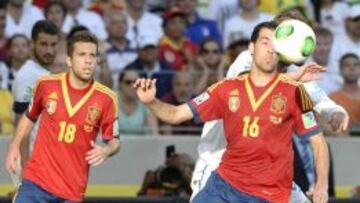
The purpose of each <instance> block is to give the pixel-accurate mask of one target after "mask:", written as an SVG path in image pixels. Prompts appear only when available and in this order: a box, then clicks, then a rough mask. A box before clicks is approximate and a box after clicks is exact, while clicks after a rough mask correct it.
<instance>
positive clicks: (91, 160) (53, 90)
mask: <svg viewBox="0 0 360 203" xmlns="http://www.w3.org/2000/svg"><path fill="white" fill-rule="evenodd" d="M67 49H68V57H67V63H68V66H69V67H70V70H69V72H67V73H62V74H58V75H51V76H44V77H41V78H40V79H39V80H38V81H37V83H36V86H35V88H34V96H33V99H32V102H31V104H30V106H29V108H28V111H27V112H26V114H25V115H24V116H23V117H22V118H21V120H20V123H19V125H18V127H17V131H16V135H15V138H14V140H13V141H12V142H11V144H10V147H9V151H8V155H7V160H6V168H7V170H8V171H9V172H10V173H15V172H17V171H19V170H20V168H19V166H20V165H19V163H20V161H21V156H20V151H19V145H20V143H21V141H22V140H24V139H25V138H26V136H28V134H29V132H30V131H31V129H32V127H33V126H34V122H35V121H36V120H38V121H37V122H39V130H38V134H37V138H36V141H35V144H34V150H33V154H32V156H31V158H30V160H29V161H28V162H27V165H26V166H25V169H24V171H23V180H22V183H21V185H20V187H19V189H18V191H17V194H16V195H15V199H14V200H15V201H14V202H21V203H22V202H26V203H35V202H80V201H82V199H83V196H84V193H85V190H86V185H87V181H88V174H89V165H94V166H96V165H99V164H101V163H102V162H104V161H105V159H106V158H107V157H109V156H110V155H113V154H115V153H116V152H117V151H118V150H119V140H118V136H119V133H118V121H117V119H118V109H117V98H116V94H115V93H114V92H112V91H111V90H110V89H109V88H107V87H105V86H104V85H102V84H100V83H98V82H96V81H94V79H93V75H94V71H95V67H96V56H97V51H98V42H97V39H96V37H94V36H93V35H92V34H90V33H89V32H80V33H78V34H76V35H75V36H73V37H72V38H71V39H70V40H69V41H68V44H67ZM100 129H101V133H102V138H103V140H104V141H105V142H106V145H98V144H95V139H96V137H97V134H98V132H100Z"/></svg>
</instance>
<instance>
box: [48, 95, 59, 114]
mask: <svg viewBox="0 0 360 203" xmlns="http://www.w3.org/2000/svg"><path fill="white" fill-rule="evenodd" d="M56 106H57V101H56V100H52V99H49V100H48V101H47V102H46V112H47V113H48V114H49V115H52V114H53V113H55V111H56Z"/></svg>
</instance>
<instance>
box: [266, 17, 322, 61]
mask: <svg viewBox="0 0 360 203" xmlns="http://www.w3.org/2000/svg"><path fill="white" fill-rule="evenodd" d="M273 45H274V49H275V51H276V52H277V53H278V54H279V57H280V61H282V62H284V63H287V64H292V63H295V64H298V63H301V62H303V61H304V60H305V59H306V58H308V57H309V56H310V55H311V54H312V53H313V52H314V50H315V47H316V38H315V33H314V31H313V29H312V28H311V27H310V26H309V25H307V24H306V23H304V22H302V21H299V20H293V19H292V20H285V21H284V22H282V23H280V25H278V26H277V27H276V29H275V32H274V38H273Z"/></svg>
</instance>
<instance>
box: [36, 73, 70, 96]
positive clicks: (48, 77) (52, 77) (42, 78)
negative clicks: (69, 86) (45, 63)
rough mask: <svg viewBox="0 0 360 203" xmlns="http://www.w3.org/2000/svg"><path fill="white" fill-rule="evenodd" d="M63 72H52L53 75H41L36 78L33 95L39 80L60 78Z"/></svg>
mask: <svg viewBox="0 0 360 203" xmlns="http://www.w3.org/2000/svg"><path fill="white" fill-rule="evenodd" d="M62 75H63V74H53V75H43V76H40V77H39V79H37V80H36V82H35V84H34V87H33V90H32V91H33V95H35V92H36V89H37V87H38V86H39V84H40V82H42V81H47V80H61V77H62Z"/></svg>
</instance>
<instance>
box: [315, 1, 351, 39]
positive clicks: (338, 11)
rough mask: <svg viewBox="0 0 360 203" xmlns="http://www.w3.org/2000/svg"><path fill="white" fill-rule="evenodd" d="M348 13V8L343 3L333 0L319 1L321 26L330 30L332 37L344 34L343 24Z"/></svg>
mask: <svg viewBox="0 0 360 203" xmlns="http://www.w3.org/2000/svg"><path fill="white" fill-rule="evenodd" d="M348 13H349V6H348V5H347V3H345V2H339V1H334V0H323V1H321V8H320V21H321V25H322V26H323V27H326V28H328V29H330V30H331V32H332V33H333V34H334V35H337V34H343V33H344V31H345V29H344V22H345V20H346V18H347V16H348Z"/></svg>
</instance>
